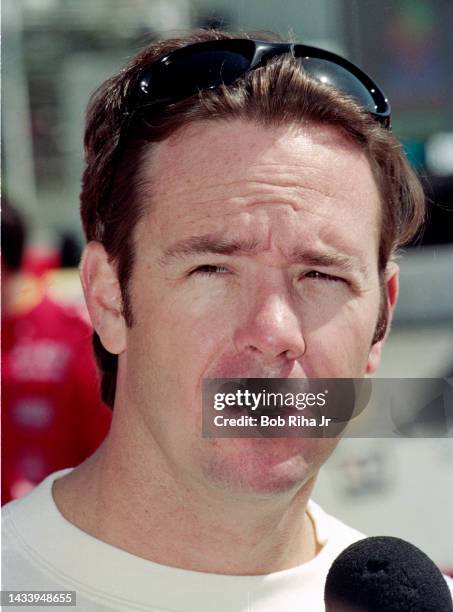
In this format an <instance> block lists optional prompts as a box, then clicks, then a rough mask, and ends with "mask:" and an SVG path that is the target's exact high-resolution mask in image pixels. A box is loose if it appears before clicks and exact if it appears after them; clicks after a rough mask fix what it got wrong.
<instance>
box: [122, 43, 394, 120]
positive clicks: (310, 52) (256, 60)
mask: <svg viewBox="0 0 453 612" xmlns="http://www.w3.org/2000/svg"><path fill="white" fill-rule="evenodd" d="M222 51H224V52H225V54H228V53H230V54H231V53H233V54H234V53H236V54H237V55H238V58H239V57H241V58H242V59H243V60H245V61H246V62H247V63H248V65H247V67H246V68H245V69H241V70H239V71H238V72H237V73H236V74H235V75H234V78H230V79H227V80H225V79H224V78H223V76H222V74H221V71H219V72H218V73H217V74H214V75H213V76H212V81H211V82H210V84H209V85H207V86H206V85H203V86H200V87H199V86H197V84H196V82H195V78H194V82H193V84H191V86H190V87H188V88H186V90H181V91H180V92H178V93H177V94H175V93H173V94H171V95H169V93H168V92H167V93H165V86H166V85H168V82H169V81H171V75H172V73H173V74H174V75H175V76H176V75H177V71H178V69H179V71H180V75H181V74H182V72H181V71H183V70H184V61H187V60H189V61H190V59H191V58H193V60H194V67H193V68H196V56H197V54H202V53H206V54H207V53H209V52H222ZM286 53H290V54H291V55H293V56H294V57H295V58H300V59H301V60H305V61H306V64H305V65H304V64H303V68H304V70H305V71H306V72H307V73H308V74H309V75H310V76H312V77H313V78H317V76H316V70H311V69H310V66H309V63H307V62H309V60H323V61H325V62H328V63H330V64H332V65H333V66H335V67H337V66H339V67H340V68H342V69H344V70H345V71H346V72H347V73H348V74H349V75H351V76H352V77H353V78H355V79H356V81H357V82H358V83H359V84H360V86H361V87H363V88H364V90H365V91H366V92H367V95H368V96H369V97H370V98H371V100H372V101H373V103H374V109H373V108H370V105H369V104H367V106H364V105H363V103H362V102H361V101H360V100H358V99H357V96H355V95H354V93H353V92H350V91H348V90H347V89H345V88H337V89H339V90H340V91H342V92H343V93H346V94H348V95H350V96H352V97H353V98H355V99H356V100H357V102H358V103H359V104H360V105H361V106H362V107H363V108H365V109H366V110H367V112H369V113H370V114H371V115H372V116H373V117H374V118H375V119H376V120H377V121H378V122H379V123H380V124H381V125H382V126H383V127H384V128H386V129H388V130H390V129H391V124H390V121H391V109H390V104H389V102H388V99H387V98H386V96H385V94H384V92H383V91H382V89H381V88H380V87H379V86H378V85H377V84H376V83H375V82H374V81H373V80H372V79H371V77H369V76H368V75H367V74H366V73H365V72H363V70H361V69H360V68H358V66H356V65H355V64H353V63H352V62H350V61H349V60H347V59H345V58H343V57H341V56H340V55H337V54H336V53H333V52H331V51H326V50H324V49H319V48H317V47H312V46H308V45H302V44H298V43H282V42H268V41H263V40H253V39H248V38H233V39H220V40H211V41H204V42H199V43H193V44H190V45H187V46H185V47H181V48H179V49H176V50H175V51H172V52H171V53H168V54H166V55H164V56H163V57H161V58H159V59H157V60H156V61H154V62H153V63H152V64H150V65H149V66H148V67H147V68H145V69H144V71H143V72H142V73H141V74H140V76H139V77H138V80H137V82H136V84H135V87H133V91H132V95H131V96H130V98H129V101H128V104H127V110H126V112H125V115H132V114H135V112H137V111H139V110H140V111H143V110H146V111H148V112H151V111H152V110H153V109H154V110H157V109H162V108H163V107H165V106H167V105H169V104H173V103H175V102H179V101H181V100H184V99H186V98H188V97H190V96H192V95H195V94H197V93H198V92H199V91H205V90H210V89H215V88H216V87H219V86H220V85H222V84H225V85H231V84H232V83H234V82H235V81H237V80H238V79H239V78H241V77H243V76H244V75H246V74H247V73H248V72H250V71H251V70H255V69H257V68H260V67H262V66H264V65H265V64H266V62H267V61H269V60H270V59H272V58H274V57H277V56H280V55H284V54H286ZM226 59H227V57H226ZM302 63H303V62H302ZM200 65H201V61H200ZM193 68H192V72H193ZM189 72H190V71H189ZM185 74H187V70H184V75H185ZM318 80H320V79H318ZM159 90H160V91H159Z"/></svg>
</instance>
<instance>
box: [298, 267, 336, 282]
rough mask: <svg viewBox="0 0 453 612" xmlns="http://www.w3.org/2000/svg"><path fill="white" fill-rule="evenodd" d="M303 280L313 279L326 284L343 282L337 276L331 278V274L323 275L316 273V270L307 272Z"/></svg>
mask: <svg viewBox="0 0 453 612" xmlns="http://www.w3.org/2000/svg"><path fill="white" fill-rule="evenodd" d="M304 278H314V279H319V280H324V281H328V282H329V281H331V282H334V283H336V282H338V281H343V280H344V279H342V278H340V277H339V276H332V275H331V274H325V273H324V272H318V271H317V270H310V272H307V273H306V274H304Z"/></svg>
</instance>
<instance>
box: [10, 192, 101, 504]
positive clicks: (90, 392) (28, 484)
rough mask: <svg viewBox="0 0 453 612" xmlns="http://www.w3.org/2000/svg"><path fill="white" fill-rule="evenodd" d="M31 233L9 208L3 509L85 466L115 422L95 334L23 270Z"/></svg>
mask: <svg viewBox="0 0 453 612" xmlns="http://www.w3.org/2000/svg"><path fill="white" fill-rule="evenodd" d="M25 238H26V228H25V225H24V222H23V220H22V218H21V215H20V214H19V212H18V211H17V210H15V209H14V208H13V207H12V206H11V205H10V204H9V203H8V202H7V201H6V199H5V198H3V202H2V396H3V397H2V399H3V406H2V408H3V410H2V436H3V441H4V443H3V445H2V504H4V503H6V502H8V501H10V500H12V499H15V498H17V497H21V496H22V495H24V494H25V493H28V492H29V491H30V490H31V489H32V488H33V487H34V486H35V485H36V484H38V483H40V482H41V481H42V480H43V479H44V478H45V477H46V476H48V475H49V474H51V473H52V472H55V470H60V469H62V468H67V467H71V466H74V465H77V464H79V463H81V462H82V461H83V460H84V459H86V458H87V457H88V456H89V455H91V454H92V453H93V452H94V451H95V450H96V448H97V447H98V446H99V444H100V443H101V442H102V440H103V439H104V437H105V435H106V433H107V431H108V428H109V425H110V420H111V414H110V411H109V410H108V408H107V407H106V406H105V405H104V404H103V403H102V402H101V401H100V398H99V391H98V378H97V373H96V367H95V364H94V360H93V357H92V349H91V340H90V336H91V328H90V326H89V325H87V323H86V322H85V321H84V320H83V319H82V318H81V316H80V315H79V313H78V312H77V311H76V309H75V307H72V306H68V305H63V304H60V303H58V302H56V301H55V300H54V299H51V298H50V297H49V295H48V293H47V291H46V287H45V284H44V283H43V282H38V280H37V279H36V278H34V277H32V276H31V275H29V274H27V273H26V271H25V270H24V267H23V265H22V260H23V254H24V249H25Z"/></svg>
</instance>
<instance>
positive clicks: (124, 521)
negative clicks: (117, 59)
mask: <svg viewBox="0 0 453 612" xmlns="http://www.w3.org/2000/svg"><path fill="white" fill-rule="evenodd" d="M127 430H128V421H127V419H123V418H121V413H120V414H118V413H117V414H115V418H114V419H113V422H112V428H111V431H110V434H109V436H108V438H107V440H106V441H105V443H104V444H103V446H102V447H101V448H100V449H99V450H98V452H97V453H96V454H95V455H93V457H91V458H90V459H89V460H88V461H87V462H85V463H84V464H82V465H81V466H80V467H79V468H76V470H74V471H73V472H71V473H70V474H69V475H68V476H66V477H64V478H62V479H60V480H58V481H56V483H55V485H54V491H53V493H54V498H55V501H56V503H57V506H58V507H59V509H60V511H61V512H62V514H63V515H64V516H65V517H66V518H67V519H68V520H69V521H70V522H72V523H74V524H75V525H77V526H78V527H79V528H81V529H82V530H84V531H86V532H87V533H89V534H90V535H92V536H94V537H96V538H98V539H100V540H103V541H105V542H107V543H108V544H111V545H113V546H116V547H118V548H122V549H124V550H126V551H128V552H129V553H131V554H134V555H137V556H139V557H142V558H145V559H148V560H150V561H154V562H156V563H160V564H163V565H169V566H174V567H180V568H184V569H188V570H193V571H203V572H209V573H218V574H232V575H258V574H267V573H270V572H275V571H279V570H283V569H287V568H290V567H294V566H296V565H299V564H301V563H304V562H307V561H309V560H310V559H312V558H313V557H314V556H315V555H316V554H317V552H318V550H317V544H316V537H315V532H314V527H313V525H312V522H311V519H310V518H309V516H308V514H307V512H306V506H307V502H308V499H309V495H310V493H311V490H312V488H313V485H314V477H313V478H312V479H311V480H309V481H308V482H306V483H305V484H304V486H301V487H300V488H298V489H297V490H293V491H291V492H285V493H284V494H276V495H267V496H261V497H259V496H256V495H254V496H252V495H248V496H245V495H242V494H232V493H231V491H218V490H215V489H208V488H207V487H206V486H205V485H204V484H200V483H195V482H191V483H188V482H187V481H186V482H184V481H182V480H181V479H178V478H177V477H176V476H175V474H174V473H173V472H172V470H171V469H170V468H169V466H168V465H166V464H165V460H164V459H163V457H162V456H160V455H159V453H158V452H157V451H156V449H155V448H153V444H152V443H151V444H149V440H148V447H145V446H143V445H141V444H138V443H137V438H136V436H132V435H131V434H132V432H131V431H130V429H129V432H128V433H126V432H127ZM127 440H129V441H131V443H130V444H127ZM145 449H146V450H145ZM82 492H83V494H82Z"/></svg>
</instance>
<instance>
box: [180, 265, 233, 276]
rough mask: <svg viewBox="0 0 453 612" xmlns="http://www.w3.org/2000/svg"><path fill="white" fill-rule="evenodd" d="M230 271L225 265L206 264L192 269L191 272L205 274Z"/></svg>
mask: <svg viewBox="0 0 453 612" xmlns="http://www.w3.org/2000/svg"><path fill="white" fill-rule="evenodd" d="M228 272H229V270H228V268H225V267H224V266H215V265H213V264H205V265H203V266H198V268H195V270H192V272H191V273H190V274H204V275H205V276H211V275H219V274H227V273H228Z"/></svg>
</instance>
